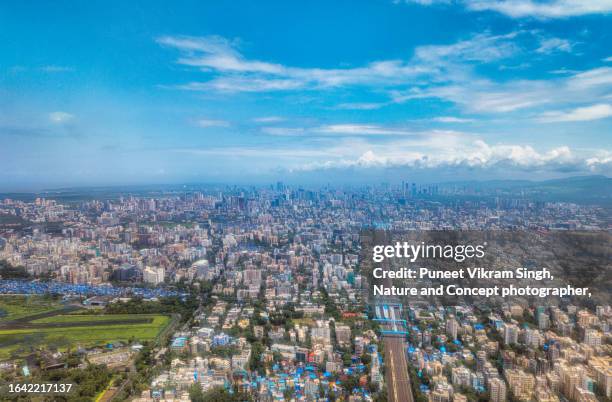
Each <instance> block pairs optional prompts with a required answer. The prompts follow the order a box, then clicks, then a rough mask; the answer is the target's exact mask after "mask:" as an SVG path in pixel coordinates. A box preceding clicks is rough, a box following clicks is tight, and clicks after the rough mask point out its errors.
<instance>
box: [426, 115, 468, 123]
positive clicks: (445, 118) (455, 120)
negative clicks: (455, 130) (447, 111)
mask: <svg viewBox="0 0 612 402" xmlns="http://www.w3.org/2000/svg"><path fill="white" fill-rule="evenodd" d="M432 120H433V121H438V122H440V123H471V122H473V121H474V120H473V119H463V118H460V117H453V116H441V117H435V118H433V119H432Z"/></svg>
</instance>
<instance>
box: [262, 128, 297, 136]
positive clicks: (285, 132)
mask: <svg viewBox="0 0 612 402" xmlns="http://www.w3.org/2000/svg"><path fill="white" fill-rule="evenodd" d="M261 131H262V132H263V133H265V134H268V135H276V136H279V137H294V136H298V135H302V134H304V132H305V130H304V128H302V127H262V129H261Z"/></svg>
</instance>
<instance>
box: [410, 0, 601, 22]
mask: <svg viewBox="0 0 612 402" xmlns="http://www.w3.org/2000/svg"><path fill="white" fill-rule="evenodd" d="M406 2H407V3H414V4H420V5H422V6H431V5H436V4H451V3H454V4H460V5H464V6H465V7H467V9H468V10H472V11H495V12H498V13H501V14H504V15H507V16H508V17H511V18H526V17H531V18H538V19H552V18H568V17H574V16H580V15H588V14H608V13H610V12H612V1H611V0H544V1H541V0H454V1H452V0H406Z"/></svg>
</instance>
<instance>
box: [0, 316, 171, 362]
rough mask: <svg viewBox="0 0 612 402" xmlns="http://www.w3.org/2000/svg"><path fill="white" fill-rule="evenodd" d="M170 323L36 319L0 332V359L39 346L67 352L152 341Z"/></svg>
mask: <svg viewBox="0 0 612 402" xmlns="http://www.w3.org/2000/svg"><path fill="white" fill-rule="evenodd" d="M169 323H170V317H168V316H166V315H152V314H118V315H74V314H64V315H56V316H52V317H45V318H41V319H35V320H31V321H28V322H27V323H25V324H21V325H17V326H15V327H14V328H11V327H8V328H6V327H5V328H0V359H2V358H7V357H9V356H10V355H11V354H12V353H18V354H23V353H27V352H28V351H29V350H30V349H31V348H33V347H40V346H47V347H52V348H58V349H59V350H65V349H67V348H69V347H70V348H73V349H74V348H77V347H92V346H103V345H106V344H108V343H115V342H126V341H128V340H129V339H135V340H137V341H139V342H143V341H147V340H153V339H155V338H156V337H157V335H158V334H159V333H160V332H161V331H162V330H163V329H164V328H165V327H166V326H167V325H168V324H169ZM28 326H32V327H35V328H28ZM24 327H25V328H24Z"/></svg>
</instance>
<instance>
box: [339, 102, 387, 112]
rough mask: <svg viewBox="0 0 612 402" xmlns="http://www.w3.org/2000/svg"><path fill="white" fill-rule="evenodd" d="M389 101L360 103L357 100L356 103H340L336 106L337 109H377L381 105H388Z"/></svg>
mask: <svg viewBox="0 0 612 402" xmlns="http://www.w3.org/2000/svg"><path fill="white" fill-rule="evenodd" d="M388 104H389V103H388V102H380V103H374V102H372V103H367V102H365V103H360V102H355V103H341V104H339V105H337V106H336V107H335V109H341V110H375V109H380V108H381V107H384V106H386V105H388Z"/></svg>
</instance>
